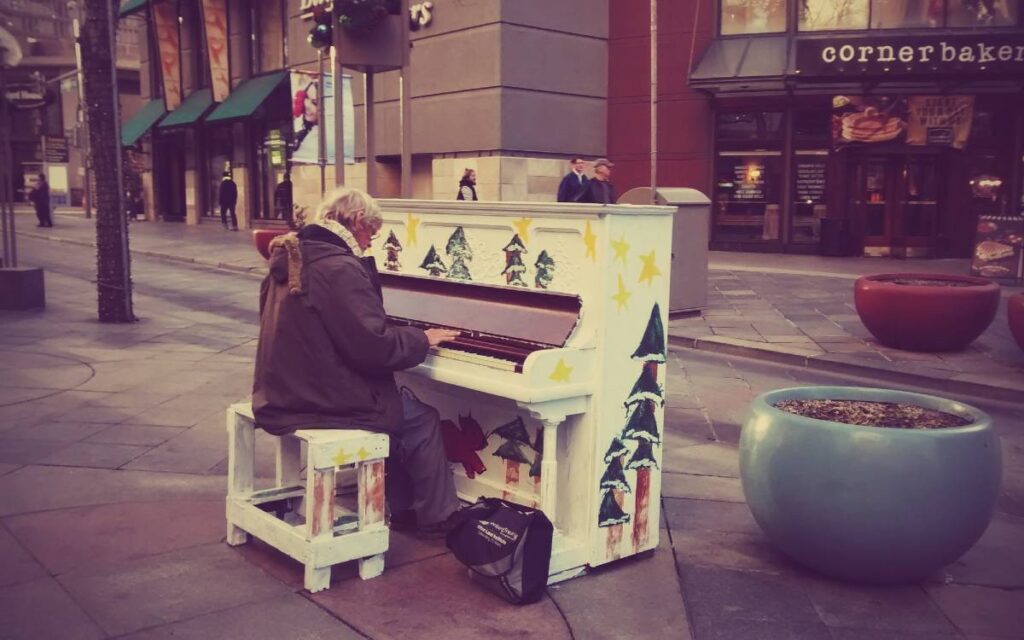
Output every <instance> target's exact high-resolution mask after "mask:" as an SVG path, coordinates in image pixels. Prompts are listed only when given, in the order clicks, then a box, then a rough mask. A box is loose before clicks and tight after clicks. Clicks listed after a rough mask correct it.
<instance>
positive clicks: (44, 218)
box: [36, 206, 53, 227]
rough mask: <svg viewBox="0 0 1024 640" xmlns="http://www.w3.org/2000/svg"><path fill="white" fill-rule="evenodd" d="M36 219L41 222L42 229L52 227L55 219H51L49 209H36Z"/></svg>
mask: <svg viewBox="0 0 1024 640" xmlns="http://www.w3.org/2000/svg"><path fill="white" fill-rule="evenodd" d="M36 218H37V219H38V220H39V226H40V227H52V226H53V219H52V218H50V208H49V207H39V206H37V207H36Z"/></svg>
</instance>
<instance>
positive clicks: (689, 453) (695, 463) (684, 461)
mask: <svg viewBox="0 0 1024 640" xmlns="http://www.w3.org/2000/svg"><path fill="white" fill-rule="evenodd" d="M664 464H665V465H666V467H667V468H671V469H672V470H673V471H678V472H681V473H690V474H697V475H706V476H722V477H728V478H738V477H739V474H740V467H739V457H738V454H737V452H736V449H735V448H734V447H732V446H731V445H727V444H723V443H719V442H715V443H711V444H702V445H697V446H693V447H683V448H679V449H674V450H671V451H666V452H665V455H664Z"/></svg>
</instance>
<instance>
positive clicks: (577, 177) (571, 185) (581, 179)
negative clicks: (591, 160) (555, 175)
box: [558, 156, 590, 202]
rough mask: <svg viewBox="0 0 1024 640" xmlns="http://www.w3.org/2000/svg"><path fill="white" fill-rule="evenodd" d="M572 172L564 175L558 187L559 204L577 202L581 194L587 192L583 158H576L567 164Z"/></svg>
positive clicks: (587, 179)
mask: <svg viewBox="0 0 1024 640" xmlns="http://www.w3.org/2000/svg"><path fill="white" fill-rule="evenodd" d="M569 166H570V167H572V170H571V171H569V173H567V174H565V177H564V178H562V183H561V184H559V185H558V201H559V202H579V201H580V198H582V197H583V193H584V192H585V191H586V190H587V183H588V182H589V181H590V179H589V178H587V176H585V175H584V174H583V158H581V157H579V156H576V157H575V158H573V159H572V161H571V162H570V163H569Z"/></svg>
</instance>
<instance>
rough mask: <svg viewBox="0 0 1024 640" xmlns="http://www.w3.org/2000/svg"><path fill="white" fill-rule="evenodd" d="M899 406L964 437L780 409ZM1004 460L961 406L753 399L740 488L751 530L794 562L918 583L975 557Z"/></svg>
mask: <svg viewBox="0 0 1024 640" xmlns="http://www.w3.org/2000/svg"><path fill="white" fill-rule="evenodd" d="M806 399H832V400H872V401H878V402H904V403H911V404H916V405H918V406H923V407H926V408H930V409H937V410H940V411H945V412H948V413H953V414H957V415H961V416H964V417H967V418H969V419H971V420H972V423H971V424H969V425H967V426H964V427H956V428H951V429H935V430H909V429H885V428H879V427H862V426H856V425H847V424H841V423H838V422H829V421H826V420H815V419H812V418H804V417H801V416H797V415H794V414H791V413H786V412H784V411H780V410H779V409H776V408H775V407H774V406H772V405H773V404H775V403H777V402H780V401H782V400H806ZM1001 476H1002V457H1001V450H1000V447H999V439H998V437H997V436H996V434H995V431H994V429H993V425H992V421H991V418H989V416H988V415H987V414H985V413H984V412H982V411H980V410H978V409H975V408H974V407H970V406H968V405H965V404H961V403H959V402H954V401H952V400H946V399H944V398H938V397H935V396H928V395H922V394H916V393H906V392H901V391H891V390H886V389H869V388H861V387H798V388H793V389H780V390H778V391H771V392H768V393H765V394H762V395H760V396H758V397H757V398H755V399H754V402H753V405H752V407H751V411H750V416H749V417H748V418H747V421H746V422H745V423H744V426H743V433H742V435H741V437H740V478H741V480H742V482H743V493H744V495H745V496H746V500H747V505H748V506H749V507H750V510H751V512H752V513H753V515H754V518H755V519H756V520H757V522H758V524H759V525H760V526H761V528H762V529H763V530H764V532H765V534H766V535H767V537H768V538H769V539H770V541H771V542H772V543H773V544H774V545H775V546H776V547H778V548H779V549H780V550H781V551H782V552H783V553H785V554H786V555H788V556H789V557H791V558H792V559H793V560H795V561H796V562H798V563H800V564H802V565H805V566H807V567H809V568H811V569H814V570H816V571H818V572H820V573H823V574H826V575H829V576H833V577H836V578H842V579H846V580H854V581H859V582H875V583H895V582H908V581H913V580H917V579H919V578H922V577H924V576H926V575H927V574H929V573H931V572H932V571H934V570H936V569H939V568H941V567H943V566H945V565H947V564H949V563H950V562H952V561H953V560H956V559H957V558H958V557H960V556H961V555H962V554H963V553H964V552H966V551H967V550H968V549H970V548H971V546H973V545H974V543H975V542H977V541H978V538H980V537H981V535H982V533H984V531H985V529H986V528H987V527H988V523H989V521H990V520H991V518H992V513H993V511H994V509H995V504H996V499H997V498H998V496H999V487H1000V479H1001Z"/></svg>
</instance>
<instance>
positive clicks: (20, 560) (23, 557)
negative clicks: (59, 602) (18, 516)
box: [0, 526, 48, 587]
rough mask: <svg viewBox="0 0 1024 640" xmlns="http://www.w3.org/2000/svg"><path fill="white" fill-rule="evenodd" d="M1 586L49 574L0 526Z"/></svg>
mask: <svg viewBox="0 0 1024 640" xmlns="http://www.w3.org/2000/svg"><path fill="white" fill-rule="evenodd" d="M0 567H3V571H0V587H6V586H9V585H12V584H19V583H22V582H29V581H31V580H36V579H39V578H44V577H46V576H47V575H48V574H47V573H46V569H44V568H43V566H42V565H41V564H39V562H37V561H36V560H35V558H33V557H32V555H31V554H30V553H29V552H28V551H27V550H26V549H25V547H23V546H22V545H21V544H19V543H18V541H17V539H15V537H14V536H12V535H11V534H10V533H8V531H7V529H6V528H4V527H3V526H0Z"/></svg>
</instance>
